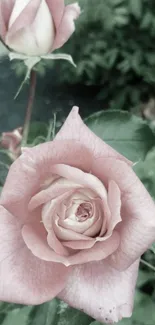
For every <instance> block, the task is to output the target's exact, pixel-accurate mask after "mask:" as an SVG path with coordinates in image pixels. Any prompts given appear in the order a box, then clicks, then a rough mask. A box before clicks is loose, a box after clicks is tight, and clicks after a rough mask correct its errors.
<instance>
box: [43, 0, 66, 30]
mask: <svg viewBox="0 0 155 325" xmlns="http://www.w3.org/2000/svg"><path fill="white" fill-rule="evenodd" d="M46 2H47V4H48V7H49V9H50V12H51V15H52V17H53V19H54V23H55V27H56V28H58V27H59V25H60V23H61V20H62V17H63V13H64V10H65V4H64V0H46Z"/></svg>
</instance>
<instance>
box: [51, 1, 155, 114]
mask: <svg viewBox="0 0 155 325" xmlns="http://www.w3.org/2000/svg"><path fill="white" fill-rule="evenodd" d="M67 2H72V1H71V0H69V1H67ZM79 3H80V6H81V8H82V9H83V13H82V14H81V17H80V18H79V19H78V21H77V22H76V31H75V33H74V36H72V38H71V39H70V40H69V41H68V43H67V44H66V45H65V46H64V47H63V49H62V50H61V51H62V52H67V53H69V54H71V55H72V56H73V58H74V60H75V62H76V63H77V69H74V68H73V67H71V66H70V65H69V64H68V63H66V62H61V64H60V63H59V62H58V63H57V66H58V70H59V73H58V77H59V78H60V81H62V80H65V81H67V82H69V83H73V82H74V83H85V84H88V85H98V86H99V97H100V98H101V99H103V100H104V101H105V103H106V104H108V106H110V107H111V108H115V109H129V108H131V107H133V106H136V105H137V104H139V102H140V101H141V100H145V99H147V98H148V97H149V96H150V95H151V94H153V91H154V82H155V2H154V0H149V1H148V0H80V1H79Z"/></svg>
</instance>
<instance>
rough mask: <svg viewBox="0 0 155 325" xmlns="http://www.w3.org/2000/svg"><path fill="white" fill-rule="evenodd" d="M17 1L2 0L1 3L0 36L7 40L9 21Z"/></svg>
mask: <svg viewBox="0 0 155 325" xmlns="http://www.w3.org/2000/svg"><path fill="white" fill-rule="evenodd" d="M14 2H15V0H1V1H0V36H1V37H2V39H3V40H4V39H5V35H6V32H7V27H8V21H9V17H10V15H11V11H12V8H13V6H14Z"/></svg>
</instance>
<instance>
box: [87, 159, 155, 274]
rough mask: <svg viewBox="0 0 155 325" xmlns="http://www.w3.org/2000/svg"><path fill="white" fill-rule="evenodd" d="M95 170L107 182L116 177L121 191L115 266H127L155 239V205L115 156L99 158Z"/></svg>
mask: <svg viewBox="0 0 155 325" xmlns="http://www.w3.org/2000/svg"><path fill="white" fill-rule="evenodd" d="M92 172H93V173H94V174H95V175H96V176H97V177H99V178H100V179H101V180H102V181H103V182H104V183H105V184H106V185H108V182H109V181H110V180H111V179H113V180H114V181H115V182H116V184H118V187H119V189H120V191H121V193H122V212H121V216H122V222H121V223H120V225H118V226H117V227H119V228H118V231H119V233H120V237H121V242H120V246H119V249H118V250H117V252H115V254H114V255H113V257H112V265H113V266H115V267H116V268H118V269H120V270H124V269H126V268H128V267H129V266H130V265H131V264H132V263H133V262H134V261H135V260H136V259H137V258H139V256H140V255H142V254H143V253H144V252H145V250H146V249H148V247H149V246H151V244H152V243H153V242H154V241H155V204H154V202H153V200H152V198H151V196H150V195H149V193H148V192H147V190H146V189H145V187H144V186H143V184H142V183H141V182H140V180H139V179H138V177H137V176H136V174H135V173H134V172H133V170H132V168H131V167H129V166H128V165H127V164H126V163H125V162H123V161H120V160H116V159H112V158H109V159H97V160H96V161H95V162H94V165H93V167H92Z"/></svg>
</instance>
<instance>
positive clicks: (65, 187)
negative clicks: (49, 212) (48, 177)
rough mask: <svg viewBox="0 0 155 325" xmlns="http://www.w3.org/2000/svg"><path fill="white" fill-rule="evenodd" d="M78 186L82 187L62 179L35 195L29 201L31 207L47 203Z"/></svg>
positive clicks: (31, 208)
mask: <svg viewBox="0 0 155 325" xmlns="http://www.w3.org/2000/svg"><path fill="white" fill-rule="evenodd" d="M77 188H80V185H78V184H73V183H71V182H68V181H65V180H62V179H60V180H58V181H57V182H55V183H54V184H51V185H50V186H49V187H47V188H46V189H44V190H41V191H40V192H39V193H37V194H36V195H34V196H33V197H32V199H31V201H30V203H29V209H30V210H33V209H36V208H37V207H38V206H39V205H42V204H45V203H47V202H49V201H50V200H53V199H55V198H56V197H58V196H60V195H62V194H65V193H66V192H68V191H71V190H72V189H73V190H75V189H77Z"/></svg>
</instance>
